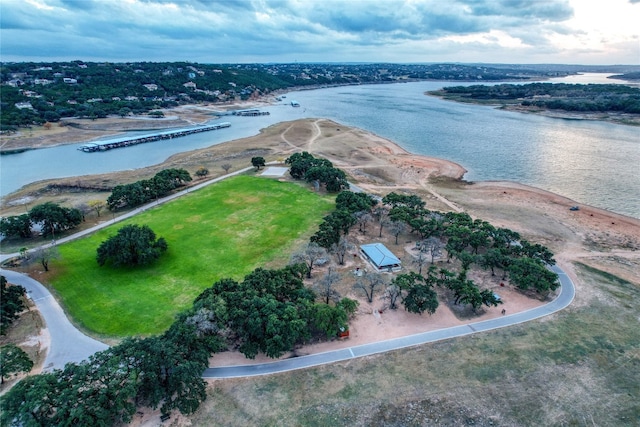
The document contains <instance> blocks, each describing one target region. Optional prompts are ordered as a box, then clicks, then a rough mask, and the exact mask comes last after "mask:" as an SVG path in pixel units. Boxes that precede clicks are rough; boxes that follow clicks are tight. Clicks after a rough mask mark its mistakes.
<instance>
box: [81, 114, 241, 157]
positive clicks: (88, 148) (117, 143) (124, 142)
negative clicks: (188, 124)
mask: <svg viewBox="0 0 640 427" xmlns="http://www.w3.org/2000/svg"><path fill="white" fill-rule="evenodd" d="M228 127H231V123H228V122H223V123H216V124H215V125H209V126H202V127H197V128H190V129H181V130H172V131H166V132H160V133H155V134H153V135H145V136H139V137H136V138H131V137H123V138H117V139H110V140H108V141H100V142H89V143H87V144H83V145H81V146H80V147H78V150H80V151H84V152H85V153H95V152H96V151H107V150H111V149H113V148H122V147H129V146H132V145H138V144H144V143H147V142H154V141H160V140H163V139H173V138H179V137H182V136H187V135H192V134H194V133H201V132H208V131H212V130H218V129H224V128H228Z"/></svg>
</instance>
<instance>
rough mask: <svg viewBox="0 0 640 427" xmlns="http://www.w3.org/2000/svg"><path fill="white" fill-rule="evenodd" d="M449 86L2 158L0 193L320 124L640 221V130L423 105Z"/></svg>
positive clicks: (322, 97) (403, 89)
mask: <svg viewBox="0 0 640 427" xmlns="http://www.w3.org/2000/svg"><path fill="white" fill-rule="evenodd" d="M453 84H456V85H458V84H460V83H451V82H418V83H400V84H389V85H363V86H347V87H337V88H327V89H320V90H313V91H298V92H291V93H289V94H287V98H286V99H285V100H284V101H288V100H290V99H295V100H296V101H298V102H299V103H300V104H301V107H300V108H293V107H291V106H290V105H289V104H288V103H287V102H284V101H283V102H282V103H281V104H279V105H274V106H271V107H268V108H266V110H268V111H270V112H271V115H269V116H259V117H235V116H225V117H223V118H221V119H220V121H228V122H231V123H232V126H231V128H227V129H222V130H217V131H212V132H206V133H201V134H195V135H191V136H188V137H184V138H177V139H173V140H168V141H158V142H153V143H150V144H141V145H138V146H134V147H129V148H123V149H116V150H111V151H107V152H103V153H83V152H80V151H78V150H77V149H76V148H77V146H79V145H81V144H78V145H72V146H69V145H67V146H61V147H55V148H49V149H42V150H33V151H28V152H25V153H21V154H16V155H11V156H2V157H1V158H0V162H1V163H0V166H1V169H0V179H1V182H0V191H1V194H2V195H6V194H9V193H10V192H12V191H15V190H17V189H18V188H20V187H21V186H23V185H25V184H28V183H30V182H34V181H37V180H42V179H48V178H56V177H68V176H78V175H85V174H94V173H104V172H110V171H118V170H126V169H133V168H139V167H143V166H149V165H153V164H157V163H159V162H162V161H163V160H165V159H166V158H167V157H169V156H170V155H172V154H175V153H177V152H182V151H188V150H194V149H197V148H202V147H206V146H210V145H213V144H218V143H221V142H225V141H229V140H233V139H237V138H242V137H246V136H250V135H255V134H256V133H257V132H258V131H259V129H261V128H264V127H266V126H269V125H271V124H274V123H277V122H281V121H285V120H295V119H299V118H305V117H325V118H329V119H332V120H335V121H336V122H339V123H342V124H344V125H348V126H356V127H359V128H362V129H366V130H368V131H371V132H373V133H375V134H378V135H380V136H383V137H385V138H388V139H390V140H393V141H395V142H397V143H398V144H399V145H400V146H402V147H403V148H405V149H407V150H408V151H411V152H414V153H417V154H423V155H427V156H432V157H439V158H444V159H448V160H452V161H454V162H456V163H459V164H460V165H462V166H463V167H464V168H465V169H467V170H468V173H467V174H466V175H465V179H467V180H470V181H478V180H510V181H517V182H521V183H523V184H528V185H533V186H535V187H539V188H542V189H545V190H549V191H553V192H555V193H558V194H561V195H563V196H566V197H569V198H571V199H574V200H575V201H576V202H578V203H585V204H589V205H593V206H597V207H600V208H604V209H609V210H611V211H614V212H618V213H622V214H626V215H630V216H634V217H637V218H640V175H639V174H638V173H637V170H638V165H640V129H638V128H636V127H631V126H622V125H613V124H609V123H604V122H597V121H579V120H563V119H553V118H547V117H542V116H536V115H531V114H521V113H515V112H508V111H502V110H498V109H495V108H492V107H486V106H477V105H466V104H459V103H454V102H449V101H442V100H440V99H437V98H434V97H429V96H425V95H424V92H425V91H428V90H433V89H437V88H440V87H442V86H446V85H453Z"/></svg>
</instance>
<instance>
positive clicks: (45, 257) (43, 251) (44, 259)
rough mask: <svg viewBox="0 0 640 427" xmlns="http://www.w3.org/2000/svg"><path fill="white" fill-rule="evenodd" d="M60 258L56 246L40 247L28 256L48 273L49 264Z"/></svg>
mask: <svg viewBox="0 0 640 427" xmlns="http://www.w3.org/2000/svg"><path fill="white" fill-rule="evenodd" d="M59 258H60V252H59V251H58V247H57V246H41V247H39V248H38V249H36V250H35V251H34V252H33V254H31V256H30V258H29V259H30V260H31V261H32V262H39V263H40V265H42V268H44V271H49V262H51V261H52V260H54V259H59Z"/></svg>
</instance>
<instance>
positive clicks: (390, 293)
mask: <svg viewBox="0 0 640 427" xmlns="http://www.w3.org/2000/svg"><path fill="white" fill-rule="evenodd" d="M401 295H402V289H400V286H398V285H396V284H394V283H393V282H392V283H390V284H389V285H387V288H386V289H385V290H384V297H385V298H386V299H388V300H389V308H390V309H391V310H395V309H397V308H398V303H397V302H398V298H399V297H400V296H401Z"/></svg>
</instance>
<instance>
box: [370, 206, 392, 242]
mask: <svg viewBox="0 0 640 427" xmlns="http://www.w3.org/2000/svg"><path fill="white" fill-rule="evenodd" d="M373 216H374V217H375V218H376V220H377V221H378V226H379V227H378V237H382V228H383V227H384V226H385V225H387V224H389V222H390V219H389V208H387V207H386V206H379V207H377V208H375V209H374V211H373Z"/></svg>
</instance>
